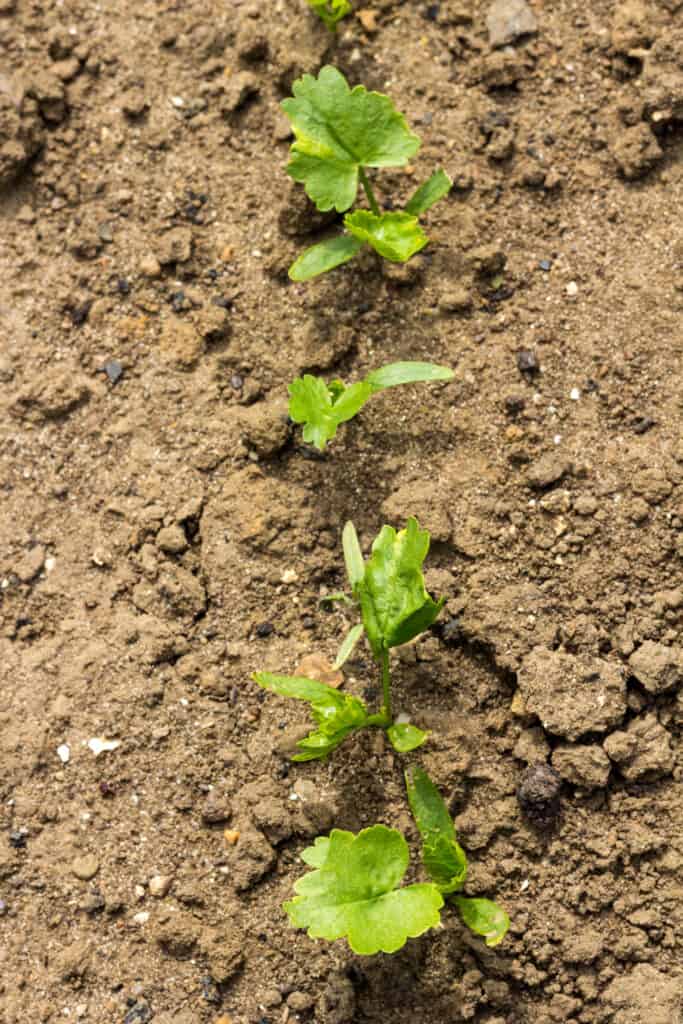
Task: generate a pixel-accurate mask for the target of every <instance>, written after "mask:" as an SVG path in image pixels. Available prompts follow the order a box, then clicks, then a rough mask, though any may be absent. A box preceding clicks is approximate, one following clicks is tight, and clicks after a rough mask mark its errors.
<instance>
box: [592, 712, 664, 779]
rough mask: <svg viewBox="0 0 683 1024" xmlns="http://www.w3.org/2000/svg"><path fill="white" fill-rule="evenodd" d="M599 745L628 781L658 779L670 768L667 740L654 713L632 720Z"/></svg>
mask: <svg viewBox="0 0 683 1024" xmlns="http://www.w3.org/2000/svg"><path fill="white" fill-rule="evenodd" d="M603 746H604V748H605V750H606V751H607V754H608V755H609V757H610V760H612V761H614V763H615V764H616V765H618V767H619V771H620V772H621V774H622V775H623V776H624V778H625V779H627V780H628V781H629V782H635V781H636V780H638V779H642V778H660V777H661V776H663V775H668V774H669V772H670V771H671V770H672V769H673V766H674V760H675V759H674V752H673V750H672V748H671V737H670V735H669V733H668V732H667V731H666V729H665V728H664V727H663V726H662V725H660V724H659V722H658V721H657V716H656V715H655V714H645V715H643V716H642V717H641V718H634V719H633V721H632V722H630V723H629V724H628V726H627V727H626V729H625V730H619V731H617V732H613V733H611V734H610V735H609V736H608V737H607V739H606V740H605V742H604V744H603Z"/></svg>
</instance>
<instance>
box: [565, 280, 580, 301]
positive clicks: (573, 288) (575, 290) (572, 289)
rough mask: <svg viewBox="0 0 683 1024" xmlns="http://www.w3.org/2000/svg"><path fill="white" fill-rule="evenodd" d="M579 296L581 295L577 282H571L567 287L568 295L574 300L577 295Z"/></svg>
mask: <svg viewBox="0 0 683 1024" xmlns="http://www.w3.org/2000/svg"><path fill="white" fill-rule="evenodd" d="M578 294H579V286H578V284H577V283H576V281H570V282H569V284H568V285H567V295H568V296H569V297H570V298H573V297H574V296H575V295H578Z"/></svg>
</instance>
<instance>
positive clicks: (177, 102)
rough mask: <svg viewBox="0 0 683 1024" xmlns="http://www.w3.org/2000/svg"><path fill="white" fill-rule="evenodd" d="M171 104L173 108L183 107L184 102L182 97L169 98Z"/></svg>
mask: <svg viewBox="0 0 683 1024" xmlns="http://www.w3.org/2000/svg"><path fill="white" fill-rule="evenodd" d="M171 103H172V104H173V106H174V107H184V106H185V100H184V99H183V97H182V96H171Z"/></svg>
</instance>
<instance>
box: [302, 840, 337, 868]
mask: <svg viewBox="0 0 683 1024" xmlns="http://www.w3.org/2000/svg"><path fill="white" fill-rule="evenodd" d="M329 849H330V837H329V836H317V838H316V839H314V841H313V846H307V847H306V849H305V850H304V851H303V853H302V854H301V859H302V861H303V862H304V864H308V866H309V867H311V868H321V867H322V866H323V864H324V863H325V861H326V859H327V854H328V852H329Z"/></svg>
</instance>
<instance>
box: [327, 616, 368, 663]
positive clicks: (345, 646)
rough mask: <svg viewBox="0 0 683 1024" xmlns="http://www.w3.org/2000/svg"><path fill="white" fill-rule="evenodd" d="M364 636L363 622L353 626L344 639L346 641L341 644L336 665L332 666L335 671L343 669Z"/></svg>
mask: <svg viewBox="0 0 683 1024" xmlns="http://www.w3.org/2000/svg"><path fill="white" fill-rule="evenodd" d="M362 635H363V623H362V622H359V623H358V625H357V626H352V627H351V629H350V630H349V631H348V633H347V634H346V636H345V637H344V639H343V641H342V644H341V647H340V648H339V651H338V653H337V657H336V658H335V661H334V665H333V666H332V667H333V668H334V669H339V668H341V667H342V665H344V664H345V663H346V662H347V661H348V659H349V658H350V657H351V655H352V654H353V651H354V648H355V646H356V644H357V643H358V641H359V640H360V638H361V637H362Z"/></svg>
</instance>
